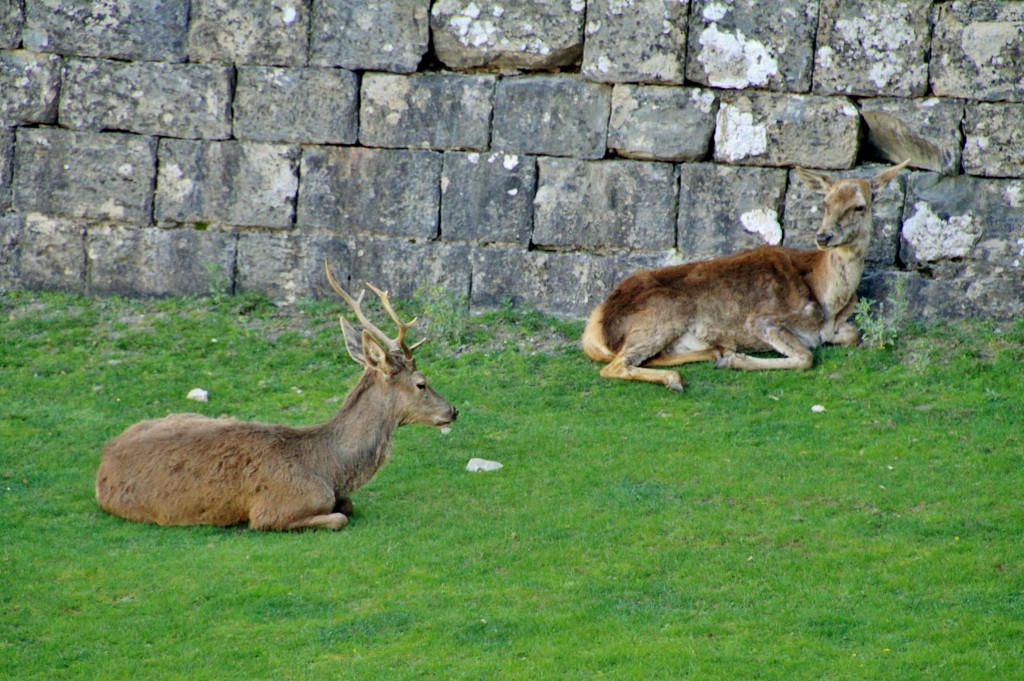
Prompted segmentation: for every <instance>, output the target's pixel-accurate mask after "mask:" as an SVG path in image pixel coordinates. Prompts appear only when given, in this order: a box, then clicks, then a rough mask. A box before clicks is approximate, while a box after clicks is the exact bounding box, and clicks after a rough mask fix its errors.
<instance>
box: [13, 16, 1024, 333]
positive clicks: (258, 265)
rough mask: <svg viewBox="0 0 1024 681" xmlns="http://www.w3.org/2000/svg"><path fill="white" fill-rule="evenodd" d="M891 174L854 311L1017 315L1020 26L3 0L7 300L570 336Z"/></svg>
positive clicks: (956, 20)
mask: <svg viewBox="0 0 1024 681" xmlns="http://www.w3.org/2000/svg"><path fill="white" fill-rule="evenodd" d="M906 157H910V158H912V159H913V168H914V170H913V171H912V172H906V173H903V174H902V175H901V176H900V178H899V179H898V181H896V182H894V183H892V184H890V185H889V186H888V187H887V188H886V189H885V191H884V192H883V193H882V195H881V196H880V197H878V200H877V202H876V205H875V209H874V211H875V222H876V235H875V240H874V244H873V246H872V250H871V253H870V257H869V261H870V262H869V271H868V275H867V277H866V279H865V283H864V287H863V292H864V293H866V294H868V295H872V296H874V297H880V296H884V294H885V291H886V290H887V287H888V286H890V285H891V283H892V282H893V281H894V280H895V279H897V278H904V279H906V280H907V281H908V283H909V286H908V290H909V291H910V292H911V294H912V296H913V300H914V309H915V311H916V312H917V314H919V315H921V316H924V317H938V318H941V317H957V316H987V317H992V318H1010V317H1013V316H1016V315H1019V314H1021V313H1024V295H1022V294H1024V274H1022V273H1024V179H1022V178H1024V2H996V1H993V0H967V1H957V2H939V1H934V2H933V1H932V0H775V1H773V2H756V1H755V0H533V1H531V2H525V1H512V0H434V1H433V2H431V0H390V1H389V2H386V3H374V2H366V0H271V1H270V2H246V1H243V0H192V1H191V2H189V0H163V1H162V2H144V1H141V0H131V1H127V2H113V1H112V0H110V1H108V0H95V1H93V2H72V1H70V0H0V288H12V287H28V288H38V289H66V290H73V291H83V292H90V293H108V292H117V293H124V294H129V295H164V294H192V293H199V294H203V293H207V292H209V291H211V290H216V289H218V288H226V289H227V290H228V291H234V292H242V291H256V292H260V293H263V294H265V295H267V296H269V297H270V298H272V299H274V300H277V301H282V302H287V301H292V300H294V299H296V298H297V297H306V296H316V295H322V294H324V293H325V281H324V277H323V273H322V263H323V260H324V257H325V256H329V257H330V259H331V261H332V263H333V264H334V267H335V269H336V271H337V272H338V274H339V276H340V277H341V278H342V279H345V280H349V281H352V282H361V281H364V280H371V281H373V282H375V283H377V284H378V285H381V286H383V287H387V288H390V289H391V291H392V293H393V294H394V295H398V296H408V295H410V294H411V293H412V292H413V291H414V290H415V289H417V288H418V287H421V286H437V285H440V286H443V287H445V288H446V289H448V290H450V291H452V292H455V293H459V294H465V295H466V296H467V297H468V299H469V300H470V302H471V304H472V305H473V306H476V307H486V306H493V305H496V304H499V303H500V302H501V301H503V300H505V299H511V300H513V301H524V302H527V303H529V304H531V305H534V306H536V307H539V308H541V309H544V310H548V311H552V312H556V313H560V314H566V315H573V316H583V315H585V314H586V313H587V311H588V310H589V309H590V308H591V307H592V306H593V305H595V304H596V303H597V302H598V301H600V300H601V299H602V298H603V297H604V296H605V295H606V294H607V293H608V291H609V290H610V289H611V287H612V286H613V285H614V284H615V283H616V282H617V281H618V280H620V279H621V278H622V277H623V276H625V275H626V274H628V273H629V272H631V271H633V270H634V269H636V268H638V267H646V266H657V265H662V264H669V263H675V262H681V261H687V260H692V259H696V258H703V257H708V256H715V255H719V254H724V253H729V252H732V251H735V250H738V249H740V248H745V247H750V246H754V245H757V244H760V243H765V242H769V243H779V242H782V243H785V244H788V245H796V246H801V247H810V246H811V245H812V234H813V230H814V227H815V225H816V223H817V221H818V220H819V219H820V215H821V212H820V197H818V196H815V195H811V194H809V193H808V192H807V191H806V190H805V189H804V188H803V187H802V186H801V184H800V183H799V182H797V181H795V180H794V173H793V171H792V169H793V168H794V167H797V166H805V167H810V168H819V169H824V170H827V171H830V172H832V173H833V174H834V175H835V176H837V177H838V176H849V175H870V174H874V173H876V172H877V171H878V169H879V168H880V167H881V166H880V165H879V164H881V163H889V162H893V161H900V160H903V158H906Z"/></svg>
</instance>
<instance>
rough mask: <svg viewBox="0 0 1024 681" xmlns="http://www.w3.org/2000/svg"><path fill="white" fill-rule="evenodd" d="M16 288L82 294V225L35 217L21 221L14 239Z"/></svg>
mask: <svg viewBox="0 0 1024 681" xmlns="http://www.w3.org/2000/svg"><path fill="white" fill-rule="evenodd" d="M17 260H18V275H19V278H20V286H19V288H27V289H39V290H44V291H53V290H59V291H74V292H77V293H81V292H84V291H85V223H84V222H83V221H81V220H75V219H67V218H55V217H50V216H46V215H40V214H39V213H32V214H29V215H26V216H25V217H24V222H23V223H22V229H21V233H20V234H19V235H18V237H17Z"/></svg>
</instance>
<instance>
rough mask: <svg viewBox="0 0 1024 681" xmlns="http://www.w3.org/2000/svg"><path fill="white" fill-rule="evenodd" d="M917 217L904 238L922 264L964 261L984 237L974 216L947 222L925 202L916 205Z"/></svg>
mask: <svg viewBox="0 0 1024 681" xmlns="http://www.w3.org/2000/svg"><path fill="white" fill-rule="evenodd" d="M914 211H915V212H914V215H913V217H911V218H910V219H909V220H907V221H906V222H904V223H903V238H904V239H906V240H907V243H909V244H910V245H911V246H912V247H913V248H914V255H915V257H916V258H917V260H918V261H919V262H935V261H937V260H944V259H947V258H962V257H964V256H966V255H967V254H969V253H970V252H971V249H972V248H974V245H975V244H976V243H977V242H978V239H979V238H980V237H981V227H980V226H979V225H977V224H975V222H974V218H973V217H971V216H970V215H952V216H950V217H949V219H948V220H943V219H942V218H940V217H939V216H938V215H936V214H935V213H934V212H933V211H932V209H931V206H929V205H928V204H927V203H925V202H924V201H918V202H917V203H915V204H914Z"/></svg>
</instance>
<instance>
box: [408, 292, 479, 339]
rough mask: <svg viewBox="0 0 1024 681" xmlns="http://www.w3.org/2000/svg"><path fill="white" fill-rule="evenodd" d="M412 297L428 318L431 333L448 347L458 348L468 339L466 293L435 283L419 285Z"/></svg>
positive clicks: (468, 324)
mask: <svg viewBox="0 0 1024 681" xmlns="http://www.w3.org/2000/svg"><path fill="white" fill-rule="evenodd" d="M412 297H413V301H414V302H415V303H416V305H417V306H418V307H419V308H420V309H421V310H422V314H423V316H425V317H427V318H428V321H429V327H430V332H431V335H433V336H434V337H435V338H437V339H438V340H441V341H443V342H444V343H446V344H447V345H448V346H449V347H450V348H458V347H459V346H460V345H464V344H465V343H466V342H467V341H468V340H469V331H470V318H469V300H468V299H467V296H466V294H464V293H461V294H460V293H455V292H454V291H451V290H450V289H447V288H445V287H444V286H441V285H435V286H421V287H419V288H418V289H416V291H415V293H413V296H412Z"/></svg>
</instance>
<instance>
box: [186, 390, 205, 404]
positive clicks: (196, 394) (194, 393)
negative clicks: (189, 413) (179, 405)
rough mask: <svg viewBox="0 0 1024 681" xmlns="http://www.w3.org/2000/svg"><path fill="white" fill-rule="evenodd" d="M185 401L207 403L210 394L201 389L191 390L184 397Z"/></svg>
mask: <svg viewBox="0 0 1024 681" xmlns="http://www.w3.org/2000/svg"><path fill="white" fill-rule="evenodd" d="M185 399H188V400H193V401H194V402H209V401H210V394H209V393H208V392H206V391H205V390H203V389H202V388H192V389H191V390H189V391H188V395H185Z"/></svg>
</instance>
